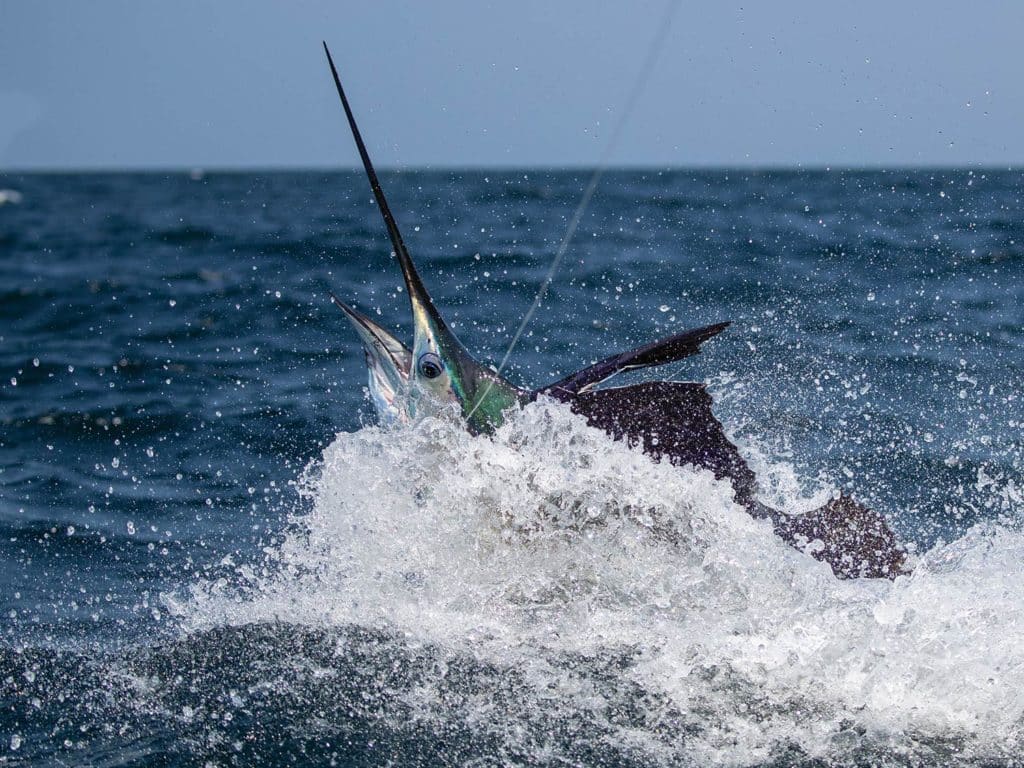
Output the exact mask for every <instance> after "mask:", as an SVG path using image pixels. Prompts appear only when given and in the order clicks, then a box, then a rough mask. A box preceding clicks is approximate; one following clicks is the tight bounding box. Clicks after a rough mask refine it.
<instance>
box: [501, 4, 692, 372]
mask: <svg viewBox="0 0 1024 768" xmlns="http://www.w3.org/2000/svg"><path fill="white" fill-rule="evenodd" d="M679 5H680V2H679V0H669V2H668V4H667V5H666V6H665V10H664V12H663V13H662V18H661V21H660V23H659V24H658V29H657V31H656V32H655V35H654V39H653V40H652V41H651V45H650V47H649V48H648V49H647V56H646V58H645V59H644V62H643V65H642V66H641V67H640V71H639V72H638V73H637V76H636V79H635V80H634V81H633V88H632V90H631V91H630V93H629V98H628V99H627V100H626V105H625V107H624V108H623V110H622V112H621V113H620V115H619V119H618V120H617V121H616V123H615V126H614V128H613V129H612V135H611V137H610V138H609V139H608V144H607V145H606V146H605V148H604V152H603V153H602V155H601V159H600V160H599V161H598V164H597V167H596V168H595V169H594V173H593V174H592V175H591V177H590V181H589V182H588V183H587V186H586V189H584V191H583V196H582V197H581V198H580V202H579V204H578V205H577V206H576V210H575V212H574V213H573V215H572V218H571V219H569V225H568V227H566V230H565V235H564V236H563V237H562V242H561V244H560V245H559V246H558V251H556V252H555V257H554V258H553V259H552V260H551V266H550V267H548V272H547V274H546V275H545V276H544V281H543V282H542V283H541V285H540V289H539V290H538V291H537V295H536V296H535V297H534V299H533V303H532V304H531V305H530V308H529V309H528V310H526V314H525V315H523V319H522V321H521V322H520V323H519V327H518V328H517V329H516V332H515V334H514V335H513V336H512V341H511V343H510V344H509V345H508V349H507V350H506V352H505V356H504V357H503V358H501V363H500V364H499V365H498V374H499V375H500V374H501V372H502V371H503V370H504V369H505V364H506V363H508V359H509V357H511V356H512V351H513V350H514V349H515V348H516V344H518V343H519V339H520V337H521V336H522V335H523V331H524V330H526V326H527V325H529V323H530V320H532V319H533V316H534V314H536V312H537V309H538V308H539V307H540V305H541V303H542V302H543V301H544V297H545V296H546V295H547V292H548V288H549V287H550V286H551V282H552V280H554V278H555V273H556V272H558V267H559V266H560V265H561V263H562V259H563V258H564V257H565V254H566V251H568V250H569V244H570V243H571V242H572V238H573V236H574V235H575V234H576V229H577V228H578V227H579V225H580V221H581V220H582V219H583V214H584V212H585V211H586V209H587V206H588V205H590V199H591V198H592V197H593V196H594V192H595V191H596V190H597V185H598V184H599V183H600V182H601V177H602V176H604V172H605V171H606V170H607V168H608V161H609V160H610V159H611V155H612V152H613V151H614V150H615V148H616V145H617V144H618V142H619V138H620V137H621V135H622V130H623V128H624V127H625V125H626V122H627V121H628V120H629V117H630V115H631V114H632V113H633V108H634V107H635V106H636V103H637V100H638V99H639V98H640V94H641V93H642V92H643V90H644V87H645V86H646V85H647V81H648V79H650V76H651V72H653V71H654V65H655V64H656V63H657V61H658V57H659V56H660V55H661V50H662V48H663V47H664V46H665V41H666V40H667V39H668V32H669V28H670V27H671V26H672V19H673V17H674V16H675V14H676V10H677V9H678V8H679Z"/></svg>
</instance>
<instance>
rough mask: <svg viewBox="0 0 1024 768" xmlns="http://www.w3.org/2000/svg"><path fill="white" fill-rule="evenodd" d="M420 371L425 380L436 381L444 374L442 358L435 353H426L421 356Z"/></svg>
mask: <svg viewBox="0 0 1024 768" xmlns="http://www.w3.org/2000/svg"><path fill="white" fill-rule="evenodd" d="M419 371H420V375H421V376H422V377H423V378H425V379H436V378H437V377H438V376H440V375H441V374H442V373H443V372H444V365H442V363H441V358H440V357H438V356H437V355H435V354H434V353H433V352H424V353H423V354H422V355H420V362H419Z"/></svg>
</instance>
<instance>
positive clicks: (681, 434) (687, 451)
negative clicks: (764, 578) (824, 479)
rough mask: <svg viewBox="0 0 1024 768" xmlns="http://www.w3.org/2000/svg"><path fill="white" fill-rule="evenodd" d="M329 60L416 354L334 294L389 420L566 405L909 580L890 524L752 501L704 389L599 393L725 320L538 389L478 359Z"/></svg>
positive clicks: (824, 547) (864, 572) (717, 329)
mask: <svg viewBox="0 0 1024 768" xmlns="http://www.w3.org/2000/svg"><path fill="white" fill-rule="evenodd" d="M324 52H325V53H326V54H327V61H328V64H329V66H330V69H331V74H332V76H333V78H334V84H335V87H336V89H337V92H338V96H339V97H340V99H341V104H342V107H343V109H344V111H345V116H346V118H347V120H348V125H349V128H350V129H351V132H352V137H353V139H354V140H355V144H356V148H357V150H358V152H359V156H360V159H361V160H362V163H363V168H364V169H365V171H366V176H367V179H368V180H369V183H370V188H371V190H372V192H373V195H374V198H375V200H376V202H377V207H378V209H379V210H380V213H381V217H382V218H383V220H384V225H385V227H386V229H387V232H388V236H389V237H390V240H391V246H392V249H393V251H394V254H395V256H396V258H397V259H398V263H399V266H400V267H401V270H402V277H403V279H404V282H405V286H406V290H407V292H408V294H409V302H410V305H411V309H412V316H413V329H414V331H413V344H412V348H411V349H410V348H409V347H408V346H406V345H405V344H404V343H403V342H401V341H400V340H398V339H397V338H396V337H395V336H394V335H393V334H391V333H390V332H389V331H387V330H386V329H385V328H383V327H382V326H380V325H379V324H378V323H376V322H374V321H373V320H371V319H370V318H369V317H367V316H366V315H365V314H363V313H361V312H359V311H358V310H356V309H355V308H354V307H351V306H349V305H348V304H346V303H344V302H343V301H341V300H340V299H338V298H337V297H336V296H333V295H332V299H333V301H334V303H335V304H337V306H338V307H339V308H340V309H341V310H342V311H343V312H344V313H345V316H346V317H347V318H348V319H349V321H350V322H351V324H352V326H353V327H354V328H355V330H356V332H357V334H358V336H359V338H360V341H361V342H362V345H363V349H364V352H365V356H366V363H367V368H368V371H369V391H370V395H371V398H372V400H373V403H374V406H375V408H376V410H377V412H378V414H379V416H380V417H381V419H382V420H383V421H386V422H387V421H405V420H408V419H410V418H412V417H413V416H414V415H416V414H422V413H425V412H429V411H431V410H437V409H440V408H444V407H453V408H455V409H456V410H457V411H458V412H459V413H460V414H461V417H462V419H463V420H464V422H465V425H466V428H467V429H468V430H469V431H470V432H472V433H474V434H487V433H491V432H493V431H494V430H495V429H496V428H497V427H499V426H500V425H501V423H502V422H503V421H504V419H505V418H506V415H507V414H508V413H509V412H510V411H511V410H512V409H514V408H516V407H518V406H522V405H525V404H527V403H529V402H532V401H534V400H536V399H537V398H539V397H542V396H543V397H548V398H551V399H553V400H556V401H559V402H562V403H565V404H566V405H568V406H569V408H570V409H571V410H572V411H573V412H574V413H576V414H578V415H580V416H582V417H583V418H584V419H585V420H586V421H587V423H588V424H590V425H591V426H593V427H596V428H598V429H601V430H603V431H605V432H606V433H607V434H608V435H609V436H610V437H611V438H613V439H615V440H622V441H625V442H627V443H628V444H629V445H631V446H635V447H637V448H639V449H641V450H642V451H643V452H644V453H645V454H647V455H648V456H649V457H651V458H652V459H654V460H661V461H669V462H671V463H672V464H673V465H677V466H680V467H683V466H687V465H692V466H694V467H697V468H702V469H707V470H710V471H711V472H713V473H714V475H715V477H716V478H717V479H720V480H727V481H729V482H730V483H731V484H732V488H733V492H734V497H735V500H736V502H737V503H739V504H740V505H742V506H743V507H744V508H745V509H746V510H747V512H749V513H750V514H751V515H752V516H754V517H756V518H760V519H766V520H768V521H770V523H771V526H772V528H773V530H774V532H775V533H776V534H777V535H778V536H779V537H780V538H782V539H783V540H784V541H785V542H787V543H788V544H790V545H792V546H794V547H795V548H797V549H799V550H801V551H803V552H805V553H807V554H809V555H811V556H812V557H814V558H816V559H818V560H820V561H823V562H825V563H827V564H828V565H829V566H830V567H831V568H832V571H833V573H834V574H835V575H836V576H838V577H839V578H887V579H895V578H896V577H897V576H900V575H902V574H905V573H908V572H909V570H908V565H907V550H906V548H905V547H904V546H903V545H902V544H901V543H900V542H899V540H898V539H897V537H896V535H895V533H894V532H893V530H892V528H891V527H890V526H889V524H888V522H887V521H886V519H885V518H884V517H883V516H882V515H881V514H880V513H878V512H876V511H874V510H871V509H869V508H868V507H865V506H864V505H862V504H860V503H858V502H856V501H854V500H853V499H852V498H850V497H848V496H845V495H840V496H838V497H836V498H833V499H832V500H830V501H829V502H828V503H827V504H825V505H824V506H822V507H820V508H819V509H816V510H814V511H811V512H807V513H803V514H787V513H785V512H782V511H781V510H777V509H773V508H771V507H769V506H767V505H765V504H763V503H762V502H761V501H759V500H758V499H757V480H756V478H755V476H754V472H753V471H752V470H751V469H750V467H749V466H748V465H747V463H746V461H745V460H744V459H743V457H742V455H741V454H740V452H739V450H738V449H737V447H736V446H735V445H734V444H733V443H732V441H730V440H729V438H728V436H727V435H726V433H725V430H724V428H723V426H722V424H721V422H719V420H718V419H717V418H716V417H715V415H714V413H713V412H712V405H713V402H712V398H711V395H710V394H709V393H708V391H707V389H706V387H705V385H704V384H701V383H696V382H678V381H647V382H642V383H638V384H631V385H628V386H619V387H605V388H599V386H598V385H600V384H601V383H602V382H604V381H606V380H607V379H609V378H610V377H612V376H614V375H615V374H617V373H621V372H623V371H628V370H636V369H640V368H647V367H651V366H658V365H664V364H665V363H671V362H674V361H677V360H681V359H683V358H686V357H688V356H691V355H695V354H698V353H699V352H700V348H701V345H702V344H703V343H704V342H705V341H707V340H709V339H710V338H712V337H713V336H716V335H717V334H719V333H721V332H722V331H724V330H725V329H726V328H727V327H728V326H729V323H728V322H720V323H715V324H712V325H708V326H704V327H702V328H697V329H693V330H687V331H683V332H681V333H677V334H675V335H672V336H669V337H668V338H664V339H660V340H658V341H654V342H651V343H649V344H645V345H643V346H640V347H637V348H635V349H632V350H628V351H625V352H621V353H617V354H614V355H611V356H609V357H606V358H604V359H602V360H600V361H598V362H597V363H594V364H592V365H590V366H587V367H586V368H583V369H581V370H579V371H577V372H575V373H572V374H570V375H568V376H566V377H564V378H562V379H560V380H558V381H556V382H554V383H551V384H548V385H546V386H543V387H540V388H538V389H534V390H528V389H524V388H522V387H518V386H516V385H515V384H513V383H512V382H510V381H508V380H507V379H506V378H504V377H503V376H502V375H501V374H500V373H499V372H498V371H496V370H494V369H492V368H491V367H489V366H487V365H485V364H483V363H481V362H479V361H477V360H476V359H475V358H474V357H473V356H472V355H471V354H470V353H469V352H468V351H467V350H466V348H465V347H464V346H463V345H462V343H461V342H459V340H458V339H457V338H456V336H455V334H454V333H453V332H452V330H451V329H450V328H449V327H448V324H447V323H446V322H445V320H444V318H443V317H442V316H441V313H440V311H439V310H438V309H437V307H436V305H435V304H434V302H433V301H432V300H431V298H430V294H429V293H428V292H427V289H426V287H425V286H424V284H423V280H422V278H421V277H420V275H419V272H418V271H417V269H416V266H415V264H414V263H413V260H412V257H411V255H410V254H409V250H408V249H407V248H406V246H405V242H404V241H403V238H402V234H401V232H400V230H399V228H398V223H397V222H396V220H395V217H394V214H393V213H392V212H391V208H390V206H389V205H388V201H387V198H386V197H385V196H384V190H383V188H382V187H381V184H380V180H379V179H378V177H377V173H376V171H375V170H374V167H373V163H372V162H371V161H370V156H369V153H368V152H367V149H366V145H365V143H364V142H363V138H362V135H361V134H360V132H359V128H358V126H357V125H356V120H355V117H354V115H353V113H352V109H351V106H350V105H349V101H348V98H347V97H346V95H345V90H344V88H343V87H342V84H341V78H340V76H339V75H338V70H337V67H336V66H335V64H334V60H333V58H332V57H331V52H330V50H329V49H328V48H327V44H326V43H324Z"/></svg>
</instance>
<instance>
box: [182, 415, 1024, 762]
mask: <svg viewBox="0 0 1024 768" xmlns="http://www.w3.org/2000/svg"><path fill="white" fill-rule="evenodd" d="M778 475H779V477H780V478H782V479H783V480H782V482H781V485H783V486H786V485H787V484H789V485H790V486H793V487H795V485H796V483H795V480H793V479H792V478H790V479H786V478H787V475H786V472H785V471H783V470H780V471H779V472H778ZM302 485H303V489H304V490H303V493H304V494H305V495H306V498H307V500H308V503H309V511H308V512H306V513H304V514H302V515H297V516H296V518H295V520H294V526H295V528H294V530H293V531H292V532H291V533H290V534H289V535H288V536H287V538H286V541H285V542H284V544H283V545H282V546H280V547H279V548H277V549H274V550H273V551H271V552H270V553H269V554H268V560H267V563H266V564H265V565H264V567H263V568H262V569H261V570H260V571H259V572H254V571H251V570H246V571H245V572H244V573H243V576H244V577H245V578H244V579H243V581H244V585H243V586H241V587H239V586H238V585H237V584H231V583H228V582H225V581H220V582H216V583H201V584H198V585H196V587H195V588H194V590H193V593H192V594H191V596H190V597H189V598H188V599H187V600H184V601H182V600H178V601H174V606H173V607H174V608H175V611H176V613H177V614H178V615H179V617H180V618H181V621H182V623H183V625H184V626H185V627H186V628H187V629H200V628H204V627H209V626H217V625H221V624H224V623H229V624H242V623H247V622H251V621H260V620H283V621H288V622H294V623H298V624H303V625H314V626H324V625H326V626H336V625H348V624H358V625H363V626H383V627H387V628H391V629H396V630H399V631H400V632H402V633H405V634H406V636H408V637H413V638H416V639H417V640H418V641H423V642H429V643H431V644H435V645H439V646H442V647H450V648H451V649H452V652H453V653H465V652H466V651H467V649H468V650H469V652H471V653H472V654H473V655H474V656H475V657H477V658H481V659H484V660H486V661H488V662H489V663H493V664H495V665H498V666H508V667H512V668H517V669H520V670H522V669H528V670H529V675H528V679H529V680H531V681H532V684H533V685H534V686H535V688H536V690H537V691H538V692H543V691H545V690H547V688H548V687H551V686H554V687H557V682H558V681H557V679H558V675H559V674H560V673H559V672H558V670H557V669H555V667H553V666H552V665H551V664H548V663H546V662H545V660H546V659H550V658H551V657H552V656H553V655H557V654H562V653H569V652H583V653H592V654H596V653H601V652H603V651H605V650H607V649H621V648H630V649H632V650H633V652H634V653H635V656H636V659H637V661H636V663H634V664H632V665H627V666H626V667H625V668H623V669H622V670H621V674H622V675H623V676H625V677H627V678H628V679H629V680H630V681H631V682H633V683H636V684H639V685H640V686H642V687H643V688H644V689H645V690H648V691H651V692H652V694H653V695H654V697H655V698H656V699H657V701H659V702H661V703H660V704H659V706H662V707H668V708H670V709H672V711H676V712H682V713H688V715H687V716H688V717H691V718H696V719H698V720H700V726H701V727H700V728H698V729H696V732H697V733H698V735H696V736H695V735H694V732H691V733H689V735H686V736H685V737H684V734H683V733H680V734H679V736H678V738H679V745H682V744H683V743H684V738H685V749H686V754H687V755H688V756H689V757H690V758H693V759H694V760H695V761H696V762H697V763H701V762H725V763H744V762H750V761H754V760H760V759H764V758H766V757H768V756H769V755H770V754H772V750H774V749H776V748H777V747H778V746H779V745H780V744H790V745H793V744H795V745H798V747H799V748H800V749H801V750H803V751H804V752H805V753H807V754H810V755H812V756H814V755H820V756H831V757H836V756H837V755H841V754H843V753H844V750H845V751H848V750H852V749H855V748H857V746H858V745H861V746H862V744H863V741H864V740H865V739H868V740H872V741H873V743H878V744H885V745H890V746H892V747H893V748H894V749H896V750H897V751H899V750H910V751H913V749H914V748H915V747H914V745H915V744H917V743H918V741H919V740H920V739H925V740H927V739H934V740H942V741H943V742H945V741H946V740H949V739H953V740H956V741H957V742H958V744H959V747H958V748H959V749H961V750H963V752H964V753H966V754H971V753H976V754H978V755H989V756H990V755H1003V754H1014V750H1015V749H1017V748H1018V747H1019V746H1020V737H1019V735H1018V733H1019V729H1020V723H1021V722H1022V720H1024V642H1022V634H1021V630H1022V628H1024V536H1022V535H1021V533H1019V532H1018V531H1015V530H1011V529H1010V528H1007V527H999V526H988V527H978V528H975V529H974V530H972V531H971V532H970V534H969V535H968V536H966V537H965V538H963V539H961V540H959V541H957V542H955V543H953V544H951V545H949V546H947V547H945V548H943V549H940V550H936V551H934V552H931V553H928V554H927V555H926V556H925V557H924V558H923V560H922V562H921V564H920V565H919V566H918V568H917V570H916V571H915V572H914V574H913V575H912V576H910V577H906V578H901V579H898V580H897V581H896V582H895V583H890V582H887V581H868V580H862V581H852V582H851V581H847V582H843V581H839V580H837V579H835V578H834V577H833V576H832V574H831V571H830V570H829V568H828V567H827V566H826V565H824V564H822V563H819V562H817V561H815V560H813V559H811V558H809V557H807V556H805V555H802V554H800V553H798V552H796V551H795V550H792V549H790V548H788V547H786V546H785V545H784V544H782V543H781V541H780V540H778V539H777V538H776V537H775V536H774V535H773V534H772V533H771V530H770V528H769V527H768V525H767V524H766V523H764V522H760V521H756V520H754V519H752V518H751V517H749V516H748V515H747V514H746V513H745V512H744V511H743V510H742V508H740V507H738V506H737V505H735V504H734V503H733V501H732V494H731V488H730V486H729V485H728V484H727V483H724V482H719V481H716V480H715V479H714V477H713V476H712V475H711V474H710V473H709V472H706V471H696V470H690V469H679V468H675V467H672V466H670V465H668V464H656V463H654V462H652V461H650V460H649V459H648V458H647V457H645V456H643V455H642V454H640V453H638V452H636V451H633V450H630V449H629V448H628V447H626V446H625V445H623V444H622V443H616V442H613V441H611V440H609V439H608V438H607V437H606V436H605V435H604V434H603V433H601V432H599V431H596V430H593V429H590V428H588V427H587V426H586V425H585V424H584V423H583V422H582V421H581V420H580V419H578V418H576V417H574V416H572V415H571V414H570V413H569V412H568V411H567V409H565V408H564V407H561V406H555V405H552V404H549V403H537V404H533V405H530V406H528V407H527V408H525V409H524V410H523V412H522V413H520V414H518V415H517V416H516V417H515V418H513V419H511V420H510V421H509V422H508V423H506V424H505V425H504V426H503V427H502V428H501V429H500V430H499V431H498V432H497V434H496V435H494V436H493V437H472V436H470V435H469V434H467V433H466V432H465V431H464V430H463V429H462V428H461V427H460V426H458V425H457V424H455V423H452V422H450V421H448V420H445V419H426V420H423V421H421V422H419V423H417V424H414V425H412V426H409V427H402V428H396V429H393V430H382V429H377V428H367V429H363V430H361V431H359V432H356V433H353V434H341V435H339V436H338V438H337V439H336V440H335V442H334V443H333V444H331V445H330V446H329V447H328V448H327V449H326V450H325V451H324V454H323V458H322V461H321V462H318V463H317V464H316V465H314V466H313V467H311V468H310V469H309V470H308V472H307V476H306V478H305V479H304V481H303V484H302ZM1018 512H1019V510H1018ZM563 688H564V686H563ZM560 690H561V689H560ZM417 695H424V694H423V692H422V691H420V692H418V694H417ZM538 695H539V696H540V695H541V694H540V693H538ZM573 695H575V694H573ZM578 695H579V697H585V696H587V695H592V693H591V694H585V693H583V692H581V693H579V694H578ZM573 700H574V699H573V696H572V695H570V696H569V697H568V702H569V704H566V705H567V706H572V701H573ZM545 701H546V702H547V703H546V704H545V705H551V704H550V702H549V701H547V700H546V699H545ZM577 704H578V705H579V706H587V704H586V702H585V701H584V698H580V699H579V700H578V701H577ZM656 715H657V713H652V714H651V717H652V722H653V721H657V719H658V718H657V717H656ZM628 737H629V738H630V739H633V740H639V741H640V742H643V741H644V740H645V738H648V737H650V738H653V736H651V734H645V733H637V732H631V733H630V734H628ZM623 738H626V735H625V734H624V736H623ZM666 738H667V740H668V747H667V748H669V749H670V750H671V748H672V744H673V742H672V739H673V738H674V737H672V736H668V737H666V736H665V734H664V733H659V736H658V738H657V741H658V743H659V744H661V745H662V746H664V745H665V742H666ZM680 748H682V747H681V746H680Z"/></svg>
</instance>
